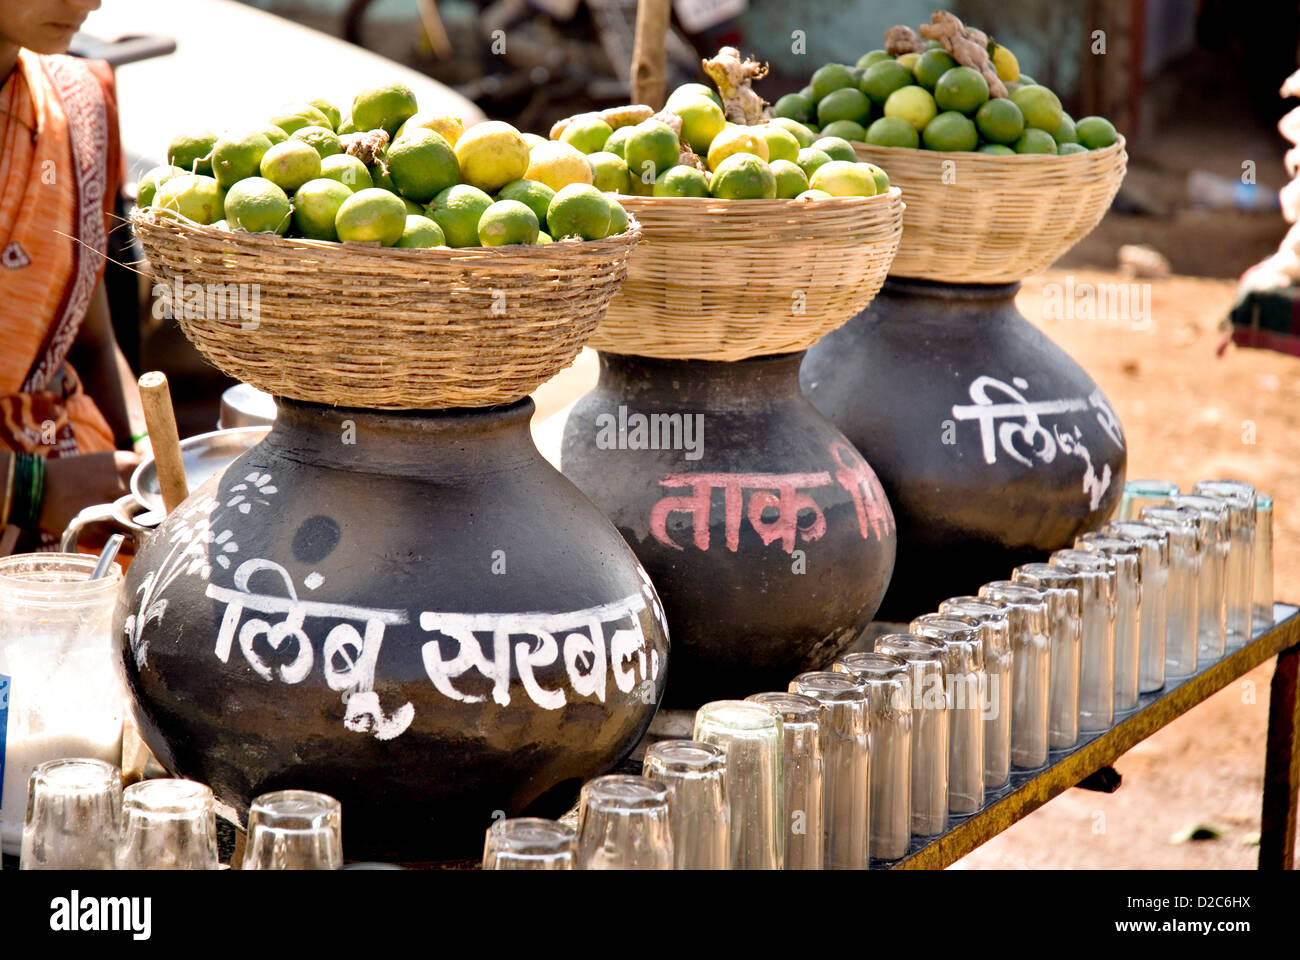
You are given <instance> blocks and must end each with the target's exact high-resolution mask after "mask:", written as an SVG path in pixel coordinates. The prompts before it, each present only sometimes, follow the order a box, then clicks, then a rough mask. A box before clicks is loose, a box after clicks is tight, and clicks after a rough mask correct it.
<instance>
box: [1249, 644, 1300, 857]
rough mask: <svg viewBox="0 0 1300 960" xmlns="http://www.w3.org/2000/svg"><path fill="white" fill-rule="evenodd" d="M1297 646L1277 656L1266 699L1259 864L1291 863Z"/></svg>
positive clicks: (1299, 712) (1298, 713)
mask: <svg viewBox="0 0 1300 960" xmlns="http://www.w3.org/2000/svg"><path fill="white" fill-rule="evenodd" d="M1298 672H1300V645H1297V646H1294V647H1289V648H1287V649H1286V650H1283V651H1282V652H1281V653H1279V654H1278V656H1277V667H1276V668H1275V669H1274V671H1273V682H1272V684H1271V686H1270V693H1269V702H1268V747H1267V753H1266V754H1265V759H1264V805H1263V812H1262V816H1261V818H1260V821H1261V824H1260V835H1259V869H1261V870H1291V869H1293V868H1294V866H1295V863H1294V857H1295V840H1296V805H1297V796H1298V795H1300V740H1297V731H1300V697H1297V696H1296V693H1297V686H1298V684H1297V673H1298Z"/></svg>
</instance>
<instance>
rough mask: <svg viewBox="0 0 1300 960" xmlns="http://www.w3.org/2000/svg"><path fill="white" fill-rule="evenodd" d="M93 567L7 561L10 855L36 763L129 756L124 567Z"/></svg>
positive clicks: (0, 838) (0, 733)
mask: <svg viewBox="0 0 1300 960" xmlns="http://www.w3.org/2000/svg"><path fill="white" fill-rule="evenodd" d="M3 486H4V484H3V478H0V490H3ZM94 568H95V558H94V557H91V556H83V555H81V554H68V553H28V554H17V555H15V556H10V557H4V558H2V559H0V691H7V702H8V721H7V723H6V724H5V726H3V727H0V773H2V774H3V776H0V844H2V845H3V848H4V852H5V853H7V854H9V855H11V856H12V855H15V854H17V853H18V850H19V847H20V846H21V845H22V832H23V818H24V816H25V814H26V812H27V810H26V808H27V782H28V779H29V778H30V777H31V775H32V771H33V770H35V769H36V767H37V766H39V765H40V764H42V763H44V762H45V761H47V760H59V759H62V758H64V757H91V758H94V759H97V760H103V761H105V762H106V763H111V764H113V766H115V767H116V766H119V765H120V764H121V762H122V717H123V714H124V711H125V707H126V702H127V700H126V697H127V694H126V687H125V685H124V683H123V682H122V679H121V677H120V671H119V668H118V667H117V663H116V660H117V657H118V650H117V644H116V642H115V640H114V637H113V604H114V602H115V600H116V599H117V592H118V588H119V586H121V582H122V572H121V569H120V568H118V567H117V566H116V565H113V566H112V567H110V568H109V573H108V576H106V577H103V578H101V579H99V580H91V579H90V574H91V572H92V571H93V570H94ZM2 716H3V713H0V717H2Z"/></svg>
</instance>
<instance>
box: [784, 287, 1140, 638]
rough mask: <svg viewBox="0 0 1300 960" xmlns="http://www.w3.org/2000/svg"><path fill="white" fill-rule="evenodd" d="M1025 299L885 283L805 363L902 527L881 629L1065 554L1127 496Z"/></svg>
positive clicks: (1100, 413) (1084, 386)
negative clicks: (1024, 309) (1020, 305)
mask: <svg viewBox="0 0 1300 960" xmlns="http://www.w3.org/2000/svg"><path fill="white" fill-rule="evenodd" d="M1019 289H1020V284H1018V283H1011V284H1002V285H997V286H990V285H982V284H964V285H958V284H941V283H932V282H928V281H924V280H902V279H897V278H894V277H891V278H889V279H888V280H887V281H886V282H885V286H884V288H883V289H882V290H881V293H880V295H879V296H878V297H876V299H875V300H874V301H873V302H872V304H871V306H869V307H868V308H867V309H866V310H864V311H863V312H862V313H860V314H859V315H858V316H856V317H854V318H853V319H852V320H851V321H849V323H848V324H846V325H845V326H843V327H841V328H840V329H839V330H836V331H835V332H833V333H831V334H830V335H828V336H827V337H825V338H824V339H823V340H822V341H821V342H819V343H818V344H817V345H816V346H815V347H813V348H812V350H810V351H809V352H808V357H807V359H806V360H805V361H804V365H803V371H802V378H801V379H802V383H803V387H804V390H805V391H806V392H807V394H808V398H809V399H810V400H811V401H812V402H813V403H814V404H816V406H817V407H818V409H820V410H821V411H822V412H823V413H825V414H826V415H827V416H828V417H830V418H831V419H832V420H833V421H835V423H836V425H837V426H838V427H839V428H840V429H841V430H843V431H844V432H845V434H847V435H848V437H849V439H850V440H852V441H853V443H854V444H855V445H856V446H857V447H858V449H859V450H861V451H862V452H863V455H864V456H866V457H867V458H868V459H869V460H870V461H871V463H872V465H873V466H874V467H875V468H876V471H877V473H879V475H880V481H881V483H882V484H883V485H884V488H885V492H886V493H887V494H888V496H889V501H890V503H891V504H892V505H893V508H894V515H895V517H896V518H897V520H898V541H899V550H898V562H897V565H896V567H895V570H894V579H893V581H892V583H891V584H890V588H889V593H888V595H887V596H886V597H885V601H884V603H883V604H882V605H881V608H880V613H879V616H880V618H881V619H883V620H894V621H905V620H909V619H911V618H912V617H913V616H915V615H916V614H920V613H924V612H927V611H931V610H933V609H934V608H935V607H936V606H937V605H938V603H939V602H940V601H941V600H943V599H945V598H947V597H951V596H956V595H960V594H967V593H974V592H975V588H977V587H978V586H979V585H980V584H983V583H986V582H987V581H989V580H994V579H1002V578H1004V577H1007V576H1010V574H1011V568H1012V567H1014V566H1016V565H1017V564H1020V563H1024V562H1027V561H1032V560H1040V559H1043V558H1044V557H1045V555H1046V554H1047V553H1049V552H1051V551H1052V550H1055V549H1058V548H1060V547H1065V546H1069V545H1070V544H1071V543H1072V542H1073V540H1074V537H1075V535H1076V534H1078V533H1080V532H1082V531H1084V530H1088V529H1092V528H1094V527H1096V526H1098V525H1099V524H1101V523H1102V522H1103V521H1104V520H1105V518H1106V517H1107V516H1109V514H1110V512H1111V510H1112V508H1113V506H1114V504H1115V502H1116V499H1117V498H1118V497H1119V496H1120V493H1121V492H1122V489H1123V486H1124V468H1125V463H1126V451H1125V446H1124V434H1123V430H1122V429H1121V427H1120V423H1119V420H1118V418H1117V417H1116V416H1115V414H1114V412H1113V411H1112V410H1111V408H1110V405H1109V404H1108V403H1107V401H1106V398H1105V396H1104V395H1103V394H1102V392H1101V391H1100V390H1099V389H1098V388H1097V385H1096V384H1095V383H1094V382H1093V381H1092V378H1091V377H1089V376H1088V374H1087V373H1085V372H1084V371H1083V369H1082V368H1081V367H1080V366H1079V365H1078V364H1077V363H1075V362H1074V361H1073V360H1071V359H1070V357H1069V356H1068V355H1067V354H1066V353H1065V351H1063V350H1062V349H1061V348H1060V347H1058V346H1057V345H1056V344H1055V343H1053V342H1052V341H1051V340H1050V339H1049V338H1048V337H1047V336H1046V335H1044V334H1043V333H1042V332H1041V331H1040V330H1038V329H1037V328H1036V327H1034V326H1033V325H1032V324H1030V323H1029V322H1028V321H1027V320H1025V318H1024V317H1023V316H1021V314H1020V313H1019V311H1018V310H1017V309H1016V305H1015V295H1016V292H1017V291H1018V290H1019Z"/></svg>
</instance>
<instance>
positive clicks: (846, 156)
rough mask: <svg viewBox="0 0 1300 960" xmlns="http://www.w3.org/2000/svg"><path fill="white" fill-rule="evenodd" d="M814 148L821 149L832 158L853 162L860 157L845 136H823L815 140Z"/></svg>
mask: <svg viewBox="0 0 1300 960" xmlns="http://www.w3.org/2000/svg"><path fill="white" fill-rule="evenodd" d="M813 149H814V150H820V151H821V152H822V153H824V154H826V156H828V157H830V158H831V159H832V160H847V161H848V162H849V163H853V162H854V161H855V160H857V159H858V155H857V154H856V153H854V152H853V145H852V144H850V143H849V142H848V141H847V140H845V139H844V138H843V137H822V138H820V139H818V140H815V141H813ZM809 176H812V174H809Z"/></svg>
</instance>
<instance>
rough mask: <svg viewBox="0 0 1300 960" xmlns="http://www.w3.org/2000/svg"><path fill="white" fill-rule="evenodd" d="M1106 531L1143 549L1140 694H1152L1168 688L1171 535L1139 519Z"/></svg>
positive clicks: (1140, 564) (1140, 555)
mask: <svg viewBox="0 0 1300 960" xmlns="http://www.w3.org/2000/svg"><path fill="white" fill-rule="evenodd" d="M1103 532H1104V533H1106V534H1107V535H1108V536H1112V537H1119V538H1120V539H1121V540H1131V541H1132V542H1133V543H1136V544H1137V545H1138V547H1139V553H1138V580H1139V582H1140V586H1141V594H1142V624H1141V630H1140V631H1139V638H1138V692H1139V693H1151V692H1152V691H1154V690H1159V689H1160V688H1161V687H1163V686H1164V685H1165V635H1166V633H1167V632H1168V630H1169V533H1168V532H1167V531H1165V530H1162V529H1160V528H1159V527H1156V526H1152V525H1151V524H1149V523H1142V522H1141V521H1137V520H1123V521H1121V522H1119V523H1111V524H1108V525H1107V526H1106V528H1105V530H1104V531H1103Z"/></svg>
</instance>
